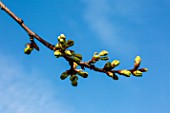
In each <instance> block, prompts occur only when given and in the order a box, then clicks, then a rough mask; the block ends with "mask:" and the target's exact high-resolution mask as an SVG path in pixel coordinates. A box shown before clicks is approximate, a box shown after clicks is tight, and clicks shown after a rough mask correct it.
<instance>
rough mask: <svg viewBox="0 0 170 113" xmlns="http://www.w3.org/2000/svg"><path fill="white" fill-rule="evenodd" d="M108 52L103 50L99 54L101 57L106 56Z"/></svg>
mask: <svg viewBox="0 0 170 113" xmlns="http://www.w3.org/2000/svg"><path fill="white" fill-rule="evenodd" d="M107 54H108V52H107V51H106V50H103V51H101V52H100V53H99V55H100V56H106V55H107Z"/></svg>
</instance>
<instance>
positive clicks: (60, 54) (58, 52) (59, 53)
mask: <svg viewBox="0 0 170 113" xmlns="http://www.w3.org/2000/svg"><path fill="white" fill-rule="evenodd" d="M54 56H56V57H57V58H59V57H60V56H62V53H61V52H60V51H59V50H56V51H54Z"/></svg>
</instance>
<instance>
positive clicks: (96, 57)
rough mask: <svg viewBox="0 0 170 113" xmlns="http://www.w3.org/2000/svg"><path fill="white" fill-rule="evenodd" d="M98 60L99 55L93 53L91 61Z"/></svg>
mask: <svg viewBox="0 0 170 113" xmlns="http://www.w3.org/2000/svg"><path fill="white" fill-rule="evenodd" d="M98 60H100V56H99V55H93V58H92V61H93V62H96V61H98Z"/></svg>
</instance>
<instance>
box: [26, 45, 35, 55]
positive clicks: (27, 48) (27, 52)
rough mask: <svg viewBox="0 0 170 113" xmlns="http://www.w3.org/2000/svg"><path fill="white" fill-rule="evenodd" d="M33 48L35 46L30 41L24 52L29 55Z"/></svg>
mask: <svg viewBox="0 0 170 113" xmlns="http://www.w3.org/2000/svg"><path fill="white" fill-rule="evenodd" d="M32 50H33V48H32V47H31V44H29V43H28V44H26V48H25V49H24V53H25V54H27V55H29V54H31V52H32Z"/></svg>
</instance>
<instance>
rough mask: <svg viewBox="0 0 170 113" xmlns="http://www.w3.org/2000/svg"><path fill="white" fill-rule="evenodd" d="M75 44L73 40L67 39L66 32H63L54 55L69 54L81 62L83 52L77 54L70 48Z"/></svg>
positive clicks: (57, 56)
mask: <svg viewBox="0 0 170 113" xmlns="http://www.w3.org/2000/svg"><path fill="white" fill-rule="evenodd" d="M73 45H74V41H73V40H66V37H65V35H64V34H61V35H60V36H58V43H57V44H56V46H55V47H56V49H57V50H55V51H54V56H56V58H59V57H62V56H63V55H66V56H69V57H70V58H72V60H74V61H75V62H81V60H82V55H81V54H76V53H75V52H74V51H73V50H68V49H67V48H68V47H71V46H73Z"/></svg>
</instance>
